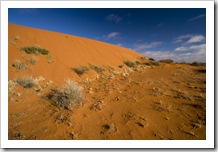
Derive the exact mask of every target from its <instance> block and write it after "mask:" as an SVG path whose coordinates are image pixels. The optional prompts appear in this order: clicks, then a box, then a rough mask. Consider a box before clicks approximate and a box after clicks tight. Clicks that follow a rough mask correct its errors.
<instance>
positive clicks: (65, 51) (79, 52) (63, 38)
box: [9, 24, 142, 81]
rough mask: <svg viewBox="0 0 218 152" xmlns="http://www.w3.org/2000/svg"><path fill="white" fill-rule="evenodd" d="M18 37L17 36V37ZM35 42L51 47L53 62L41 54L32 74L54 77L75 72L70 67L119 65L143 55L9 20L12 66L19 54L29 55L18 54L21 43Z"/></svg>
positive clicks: (57, 77)
mask: <svg viewBox="0 0 218 152" xmlns="http://www.w3.org/2000/svg"><path fill="white" fill-rule="evenodd" d="M16 37H18V40H14V39H16ZM15 43H16V44H15ZM33 45H39V46H40V47H42V48H45V49H47V50H49V51H50V52H51V60H52V61H54V62H52V63H51V64H48V63H47V59H46V57H45V56H43V57H42V56H40V57H39V60H41V61H40V62H37V64H36V65H35V66H34V70H33V71H31V75H33V76H38V75H40V74H43V75H44V76H45V77H46V78H48V79H53V80H54V81H60V80H62V79H63V78H70V77H72V76H73V75H76V74H75V73H74V72H72V69H70V68H71V67H77V66H81V65H88V64H89V63H91V64H93V65H99V66H116V67H117V66H118V65H121V64H123V61H125V60H135V59H136V58H137V57H140V56H142V55H140V54H138V53H136V52H134V51H132V50H129V49H126V48H123V47H120V46H116V45H112V44H108V43H104V42H100V41H96V40H91V39H87V38H82V37H77V36H72V35H68V34H60V33H56V32H51V31H46V30H40V29H35V28H30V27H24V26H20V25H14V24H9V66H10V65H11V64H12V63H13V61H14V60H17V59H19V58H18V57H23V58H25V57H26V55H25V54H22V55H19V54H21V52H20V51H19V49H20V48H21V47H25V46H33ZM28 74H29V73H28ZM12 77H14V73H13V72H12V71H11V70H9V79H11V78H12Z"/></svg>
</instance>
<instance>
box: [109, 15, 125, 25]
mask: <svg viewBox="0 0 218 152" xmlns="http://www.w3.org/2000/svg"><path fill="white" fill-rule="evenodd" d="M106 20H107V21H110V22H115V23H119V22H120V21H122V20H123V19H122V18H121V17H120V16H119V15H117V14H110V15H108V16H107V17H106Z"/></svg>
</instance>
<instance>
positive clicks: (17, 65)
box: [12, 60, 26, 71]
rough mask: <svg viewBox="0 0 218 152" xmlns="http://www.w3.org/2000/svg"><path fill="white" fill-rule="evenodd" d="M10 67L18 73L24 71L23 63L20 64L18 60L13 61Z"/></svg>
mask: <svg viewBox="0 0 218 152" xmlns="http://www.w3.org/2000/svg"><path fill="white" fill-rule="evenodd" d="M12 67H14V68H15V69H16V70H18V71H23V70H25V69H26V67H25V64H24V63H23V62H21V61H20V60H15V61H14V62H13V63H12Z"/></svg>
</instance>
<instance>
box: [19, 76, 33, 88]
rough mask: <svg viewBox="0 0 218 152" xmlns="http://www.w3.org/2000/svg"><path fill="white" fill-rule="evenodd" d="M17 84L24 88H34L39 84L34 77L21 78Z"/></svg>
mask: <svg viewBox="0 0 218 152" xmlns="http://www.w3.org/2000/svg"><path fill="white" fill-rule="evenodd" d="M17 83H18V84H19V85H21V86H22V87H24V88H32V87H34V86H36V85H37V82H36V81H35V80H34V79H33V78H32V77H23V78H19V79H17Z"/></svg>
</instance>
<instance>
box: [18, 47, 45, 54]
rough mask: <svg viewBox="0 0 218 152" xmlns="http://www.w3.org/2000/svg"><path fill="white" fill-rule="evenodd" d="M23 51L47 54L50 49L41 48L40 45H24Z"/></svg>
mask: <svg viewBox="0 0 218 152" xmlns="http://www.w3.org/2000/svg"><path fill="white" fill-rule="evenodd" d="M21 51H24V52H26V53H27V54H36V55H39V54H42V55H47V54H49V51H48V50H46V49H43V48H40V47H39V46H29V47H22V48H21Z"/></svg>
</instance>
